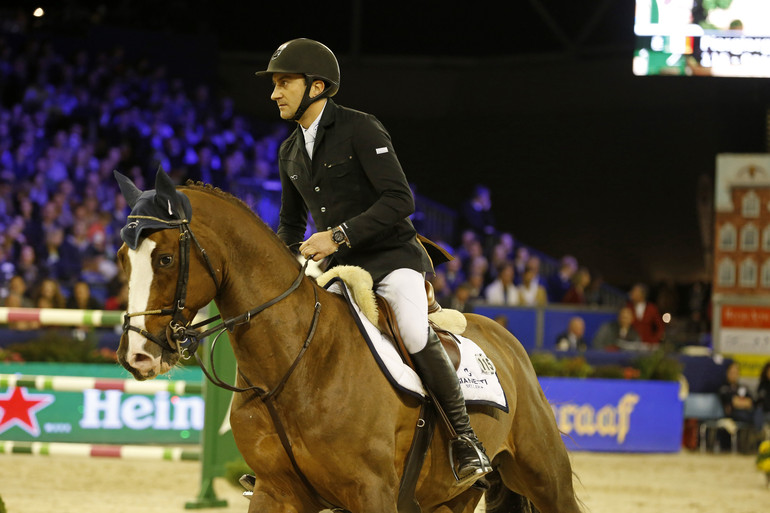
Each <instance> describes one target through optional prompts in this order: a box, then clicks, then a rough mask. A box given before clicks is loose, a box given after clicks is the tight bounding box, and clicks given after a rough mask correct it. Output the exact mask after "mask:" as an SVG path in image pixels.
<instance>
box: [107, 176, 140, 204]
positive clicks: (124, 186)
mask: <svg viewBox="0 0 770 513" xmlns="http://www.w3.org/2000/svg"><path fill="white" fill-rule="evenodd" d="M113 174H114V175H115V179H116V180H117V181H118V186H119V187H120V192H121V194H123V197H124V198H126V203H128V206H129V207H131V208H134V205H136V200H138V199H139V196H140V195H141V194H142V191H140V190H139V189H138V188H137V186H136V185H134V182H132V181H131V179H130V178H129V177H127V176H125V175H123V174H120V173H118V170H117V169H116V170H115V171H113Z"/></svg>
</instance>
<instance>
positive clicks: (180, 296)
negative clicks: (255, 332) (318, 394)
mask: <svg viewBox="0 0 770 513" xmlns="http://www.w3.org/2000/svg"><path fill="white" fill-rule="evenodd" d="M128 218H129V219H131V218H141V219H152V220H154V221H160V222H163V223H165V224H167V225H169V227H174V226H178V227H179V278H178V280H177V286H176V295H175V298H174V307H173V308H163V309H158V310H146V311H144V312H132V313H129V312H126V314H125V315H124V318H123V333H125V334H126V335H128V332H129V331H134V332H137V333H139V334H140V335H142V336H143V337H145V338H146V339H148V340H150V341H152V342H154V343H155V344H157V345H159V346H160V347H161V348H163V349H165V350H167V351H170V352H178V353H179V355H180V357H182V358H184V359H189V358H190V355H191V354H192V355H194V356H195V359H196V361H197V362H198V365H200V368H201V370H202V371H203V374H204V375H205V376H206V378H207V379H208V380H209V381H211V383H213V384H214V385H216V386H218V387H220V388H223V389H225V390H229V391H231V392H239V393H242V392H253V393H254V394H256V396H257V397H259V398H260V399H261V400H262V402H263V403H265V406H266V407H267V410H268V412H269V413H270V418H271V419H272V421H273V425H274V426H275V428H276V431H277V433H278V438H279V439H280V440H281V445H282V446H283V449H284V451H285V452H286V455H287V456H288V457H289V460H290V461H291V464H292V466H293V467H294V471H295V472H296V473H297V475H298V476H299V478H300V480H301V481H302V483H303V484H304V485H305V488H307V491H308V492H309V493H310V495H311V496H313V497H314V498H315V500H316V501H318V502H319V503H320V504H322V505H323V506H324V508H326V509H329V510H332V511H340V512H345V511H347V510H345V509H343V508H341V507H339V506H336V505H334V504H333V503H331V502H329V501H328V500H326V499H325V498H324V497H323V496H322V495H321V494H320V493H318V491H317V490H316V489H315V487H314V486H313V485H312V483H311V482H310V480H309V479H308V478H307V476H305V474H304V473H303V472H302V470H301V469H300V467H299V464H298V463H297V460H296V458H295V457H294V451H293V450H292V447H291V441H290V440H289V438H288V436H287V434H286V429H285V427H284V425H283V421H282V420H281V417H280V415H279V413H278V410H277V409H276V406H275V399H276V398H277V397H278V395H279V394H280V393H281V391H282V390H283V388H284V385H286V382H287V381H288V380H289V377H290V376H291V375H292V373H293V372H294V370H295V369H296V368H297V365H299V362H300V360H301V359H302V357H303V356H304V354H305V351H306V350H307V348H308V346H309V345H310V342H311V341H312V340H313V337H314V335H315V332H316V328H317V327H318V319H319V315H320V313H321V303H320V302H319V300H318V289H317V285H316V284H315V283H313V295H314V297H315V305H314V307H313V319H312V321H311V323H310V328H309V330H308V334H307V336H306V337H305V341H304V343H303V344H302V347H301V348H300V350H299V353H298V354H297V356H296V357H295V359H294V361H293V362H292V364H291V365H290V366H289V368H288V370H287V371H286V372H285V373H284V375H283V377H282V378H281V380H280V381H279V382H278V384H277V385H276V386H275V387H273V389H272V390H270V391H267V390H265V389H263V388H261V387H258V386H254V385H252V384H251V382H250V381H249V380H248V378H246V376H245V375H244V374H243V372H241V370H240V369H239V370H238V373H239V374H240V376H241V378H243V380H244V381H245V382H246V383H247V384H248V385H249V386H247V387H244V388H241V387H237V386H234V385H230V384H228V383H226V382H225V381H223V380H222V379H221V378H220V377H219V376H218V375H217V372H216V369H215V368H214V348H215V346H216V343H217V341H218V340H219V337H220V336H221V335H222V334H223V333H224V332H225V330H227V331H229V332H232V331H233V329H234V328H235V327H236V326H239V325H242V324H248V323H249V322H250V321H251V319H252V317H254V316H256V315H258V314H259V313H260V312H262V311H263V310H266V309H267V308H270V307H271V306H273V305H275V304H276V303H278V302H280V301H281V300H283V299H285V298H286V297H288V296H289V295H291V294H292V293H293V292H294V291H295V290H297V289H298V288H299V286H300V284H301V283H302V279H303V278H304V277H305V269H307V265H308V262H309V261H310V259H307V260H305V263H304V264H303V265H302V268H301V269H300V272H299V275H298V276H297V277H296V278H295V279H294V281H293V282H292V284H291V285H290V286H289V288H288V289H286V290H285V291H284V292H282V293H281V294H279V295H277V296H275V297H274V298H272V299H270V300H268V301H266V302H264V303H262V304H261V305H258V306H256V307H254V308H252V309H251V310H249V311H247V312H244V313H242V314H240V315H237V316H235V317H230V318H228V319H222V316H221V315H215V316H213V317H209V318H208V319H206V320H204V321H201V322H198V323H196V324H192V319H191V320H189V321H188V320H186V318H185V315H184V308H185V301H186V298H187V285H188V281H189V275H190V241H191V240H192V241H193V242H194V243H195V245H196V246H197V248H198V250H199V251H200V253H201V255H202V256H203V260H204V261H205V262H206V266H207V267H208V271H209V275H210V276H211V278H212V279H213V280H214V285H215V287H216V291H217V293H216V295H217V296H218V295H219V292H220V285H221V284H220V283H219V280H218V279H217V276H216V272H215V271H214V267H213V266H212V265H211V261H210V260H209V257H208V254H207V253H206V250H205V249H204V248H203V247H202V246H201V244H200V242H198V239H197V238H196V237H195V235H194V234H193V232H192V230H191V229H190V222H189V220H187V219H181V220H172V221H167V220H164V219H160V218H157V217H150V216H131V215H129V216H128ZM141 315H171V316H172V319H171V321H170V322H169V324H168V326H167V327H166V339H165V340H164V339H162V338H161V337H158V336H156V335H154V334H152V333H150V332H148V331H146V330H144V329H141V328H138V327H136V326H133V325H131V324H130V320H131V317H138V316H141ZM216 320H221V322H219V323H218V324H216V325H215V326H213V327H211V328H209V329H207V330H205V331H199V329H200V328H201V327H203V326H206V325H208V324H211V323H212V322H214V321H216ZM214 333H216V336H215V337H214V339H213V341H212V342H211V348H210V350H209V367H210V368H211V372H209V370H207V369H206V365H205V364H204V362H203V361H202V360H201V358H200V356H199V355H198V352H197V349H198V346H199V345H200V342H201V340H202V339H204V338H206V337H207V336H209V335H212V334H214ZM172 340H173V341H174V343H175V344H176V347H174V346H173V345H172V344H171V341H172Z"/></svg>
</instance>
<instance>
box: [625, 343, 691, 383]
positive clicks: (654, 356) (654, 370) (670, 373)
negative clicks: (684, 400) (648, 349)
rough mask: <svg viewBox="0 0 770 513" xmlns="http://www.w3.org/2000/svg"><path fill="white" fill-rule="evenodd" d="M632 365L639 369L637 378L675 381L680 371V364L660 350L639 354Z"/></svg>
mask: <svg viewBox="0 0 770 513" xmlns="http://www.w3.org/2000/svg"><path fill="white" fill-rule="evenodd" d="M633 366H634V367H635V368H637V369H639V379H649V380H658V381H677V380H678V379H679V375H680V374H681V373H682V364H681V363H679V361H677V360H675V359H674V358H671V357H669V356H668V355H667V354H666V353H665V351H662V350H658V351H654V352H652V353H650V354H645V355H643V356H640V357H639V358H637V359H636V360H634V363H633Z"/></svg>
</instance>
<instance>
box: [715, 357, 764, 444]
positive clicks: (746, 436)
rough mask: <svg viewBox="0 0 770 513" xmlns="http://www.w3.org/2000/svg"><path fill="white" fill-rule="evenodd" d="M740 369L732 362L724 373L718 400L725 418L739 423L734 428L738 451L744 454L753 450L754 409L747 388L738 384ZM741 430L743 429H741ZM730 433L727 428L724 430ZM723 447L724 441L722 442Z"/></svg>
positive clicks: (752, 399)
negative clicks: (723, 382) (723, 381)
mask: <svg viewBox="0 0 770 513" xmlns="http://www.w3.org/2000/svg"><path fill="white" fill-rule="evenodd" d="M740 377H741V368H740V365H738V362H733V363H731V364H730V365H729V366H728V367H727V371H726V372H725V384H724V385H722V386H721V387H720V388H719V399H720V401H721V402H722V408H723V409H724V412H725V416H726V417H728V418H730V419H732V420H734V421H735V422H739V423H741V424H742V425H738V426H736V428H737V434H738V450H739V451H740V452H744V453H745V452H746V451H747V450H753V449H752V448H751V445H752V443H753V439H754V433H755V432H754V422H755V420H756V418H755V413H754V412H755V409H754V398H753V397H752V396H751V392H750V391H749V387H747V386H746V385H744V384H743V383H741V382H740ZM741 428H743V429H741ZM726 429H727V430H728V431H730V429H729V428H726ZM722 444H723V445H724V440H723V441H722Z"/></svg>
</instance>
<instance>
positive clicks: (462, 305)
mask: <svg viewBox="0 0 770 513" xmlns="http://www.w3.org/2000/svg"><path fill="white" fill-rule="evenodd" d="M471 292H472V289H471V286H470V285H469V284H467V283H461V284H460V285H459V286H458V287H457V289H456V290H455V291H454V294H452V295H451V296H450V298H449V304H448V305H447V308H450V309H452V310H457V311H459V312H462V313H468V312H471V311H472V308H471V306H472V304H473V298H472V297H471Z"/></svg>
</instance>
